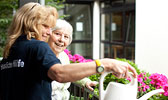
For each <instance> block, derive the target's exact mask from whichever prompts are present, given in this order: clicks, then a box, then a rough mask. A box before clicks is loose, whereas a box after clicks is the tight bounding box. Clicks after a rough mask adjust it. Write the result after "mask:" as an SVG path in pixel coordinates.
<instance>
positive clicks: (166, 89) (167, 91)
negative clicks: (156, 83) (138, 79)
mask: <svg viewBox="0 0 168 100" xmlns="http://www.w3.org/2000/svg"><path fill="white" fill-rule="evenodd" d="M163 89H164V91H165V92H164V95H165V96H168V83H167V84H165V85H164V86H163Z"/></svg>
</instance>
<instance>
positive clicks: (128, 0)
mask: <svg viewBox="0 0 168 100" xmlns="http://www.w3.org/2000/svg"><path fill="white" fill-rule="evenodd" d="M126 3H135V0H126Z"/></svg>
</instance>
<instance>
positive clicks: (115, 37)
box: [111, 12, 123, 42]
mask: <svg viewBox="0 0 168 100" xmlns="http://www.w3.org/2000/svg"><path fill="white" fill-rule="evenodd" d="M122 25H123V23H122V13H121V12H117V13H112V23H111V41H116V42H122V40H123V34H122Z"/></svg>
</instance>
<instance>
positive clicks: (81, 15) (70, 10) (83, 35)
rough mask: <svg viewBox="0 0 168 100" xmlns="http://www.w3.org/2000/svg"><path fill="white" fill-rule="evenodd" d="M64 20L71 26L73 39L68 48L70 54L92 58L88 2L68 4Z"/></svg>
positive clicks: (89, 7) (90, 21)
mask: <svg viewBox="0 0 168 100" xmlns="http://www.w3.org/2000/svg"><path fill="white" fill-rule="evenodd" d="M66 14H68V15H70V16H69V17H68V18H66V20H67V21H68V22H70V23H71V25H72V26H73V41H72V44H71V45H70V46H69V47H68V49H69V50H70V51H71V52H72V54H80V55H82V56H84V57H85V58H92V27H91V26H92V20H91V6H90V5H89V4H68V5H67V6H66Z"/></svg>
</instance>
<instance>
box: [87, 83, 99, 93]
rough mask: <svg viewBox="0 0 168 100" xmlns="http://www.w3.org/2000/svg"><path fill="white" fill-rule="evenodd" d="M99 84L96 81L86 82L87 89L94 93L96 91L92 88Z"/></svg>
mask: <svg viewBox="0 0 168 100" xmlns="http://www.w3.org/2000/svg"><path fill="white" fill-rule="evenodd" d="M97 84H98V82H96V81H88V82H86V87H87V88H88V89H89V90H91V91H93V90H94V89H93V88H92V86H96V85H97Z"/></svg>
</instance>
